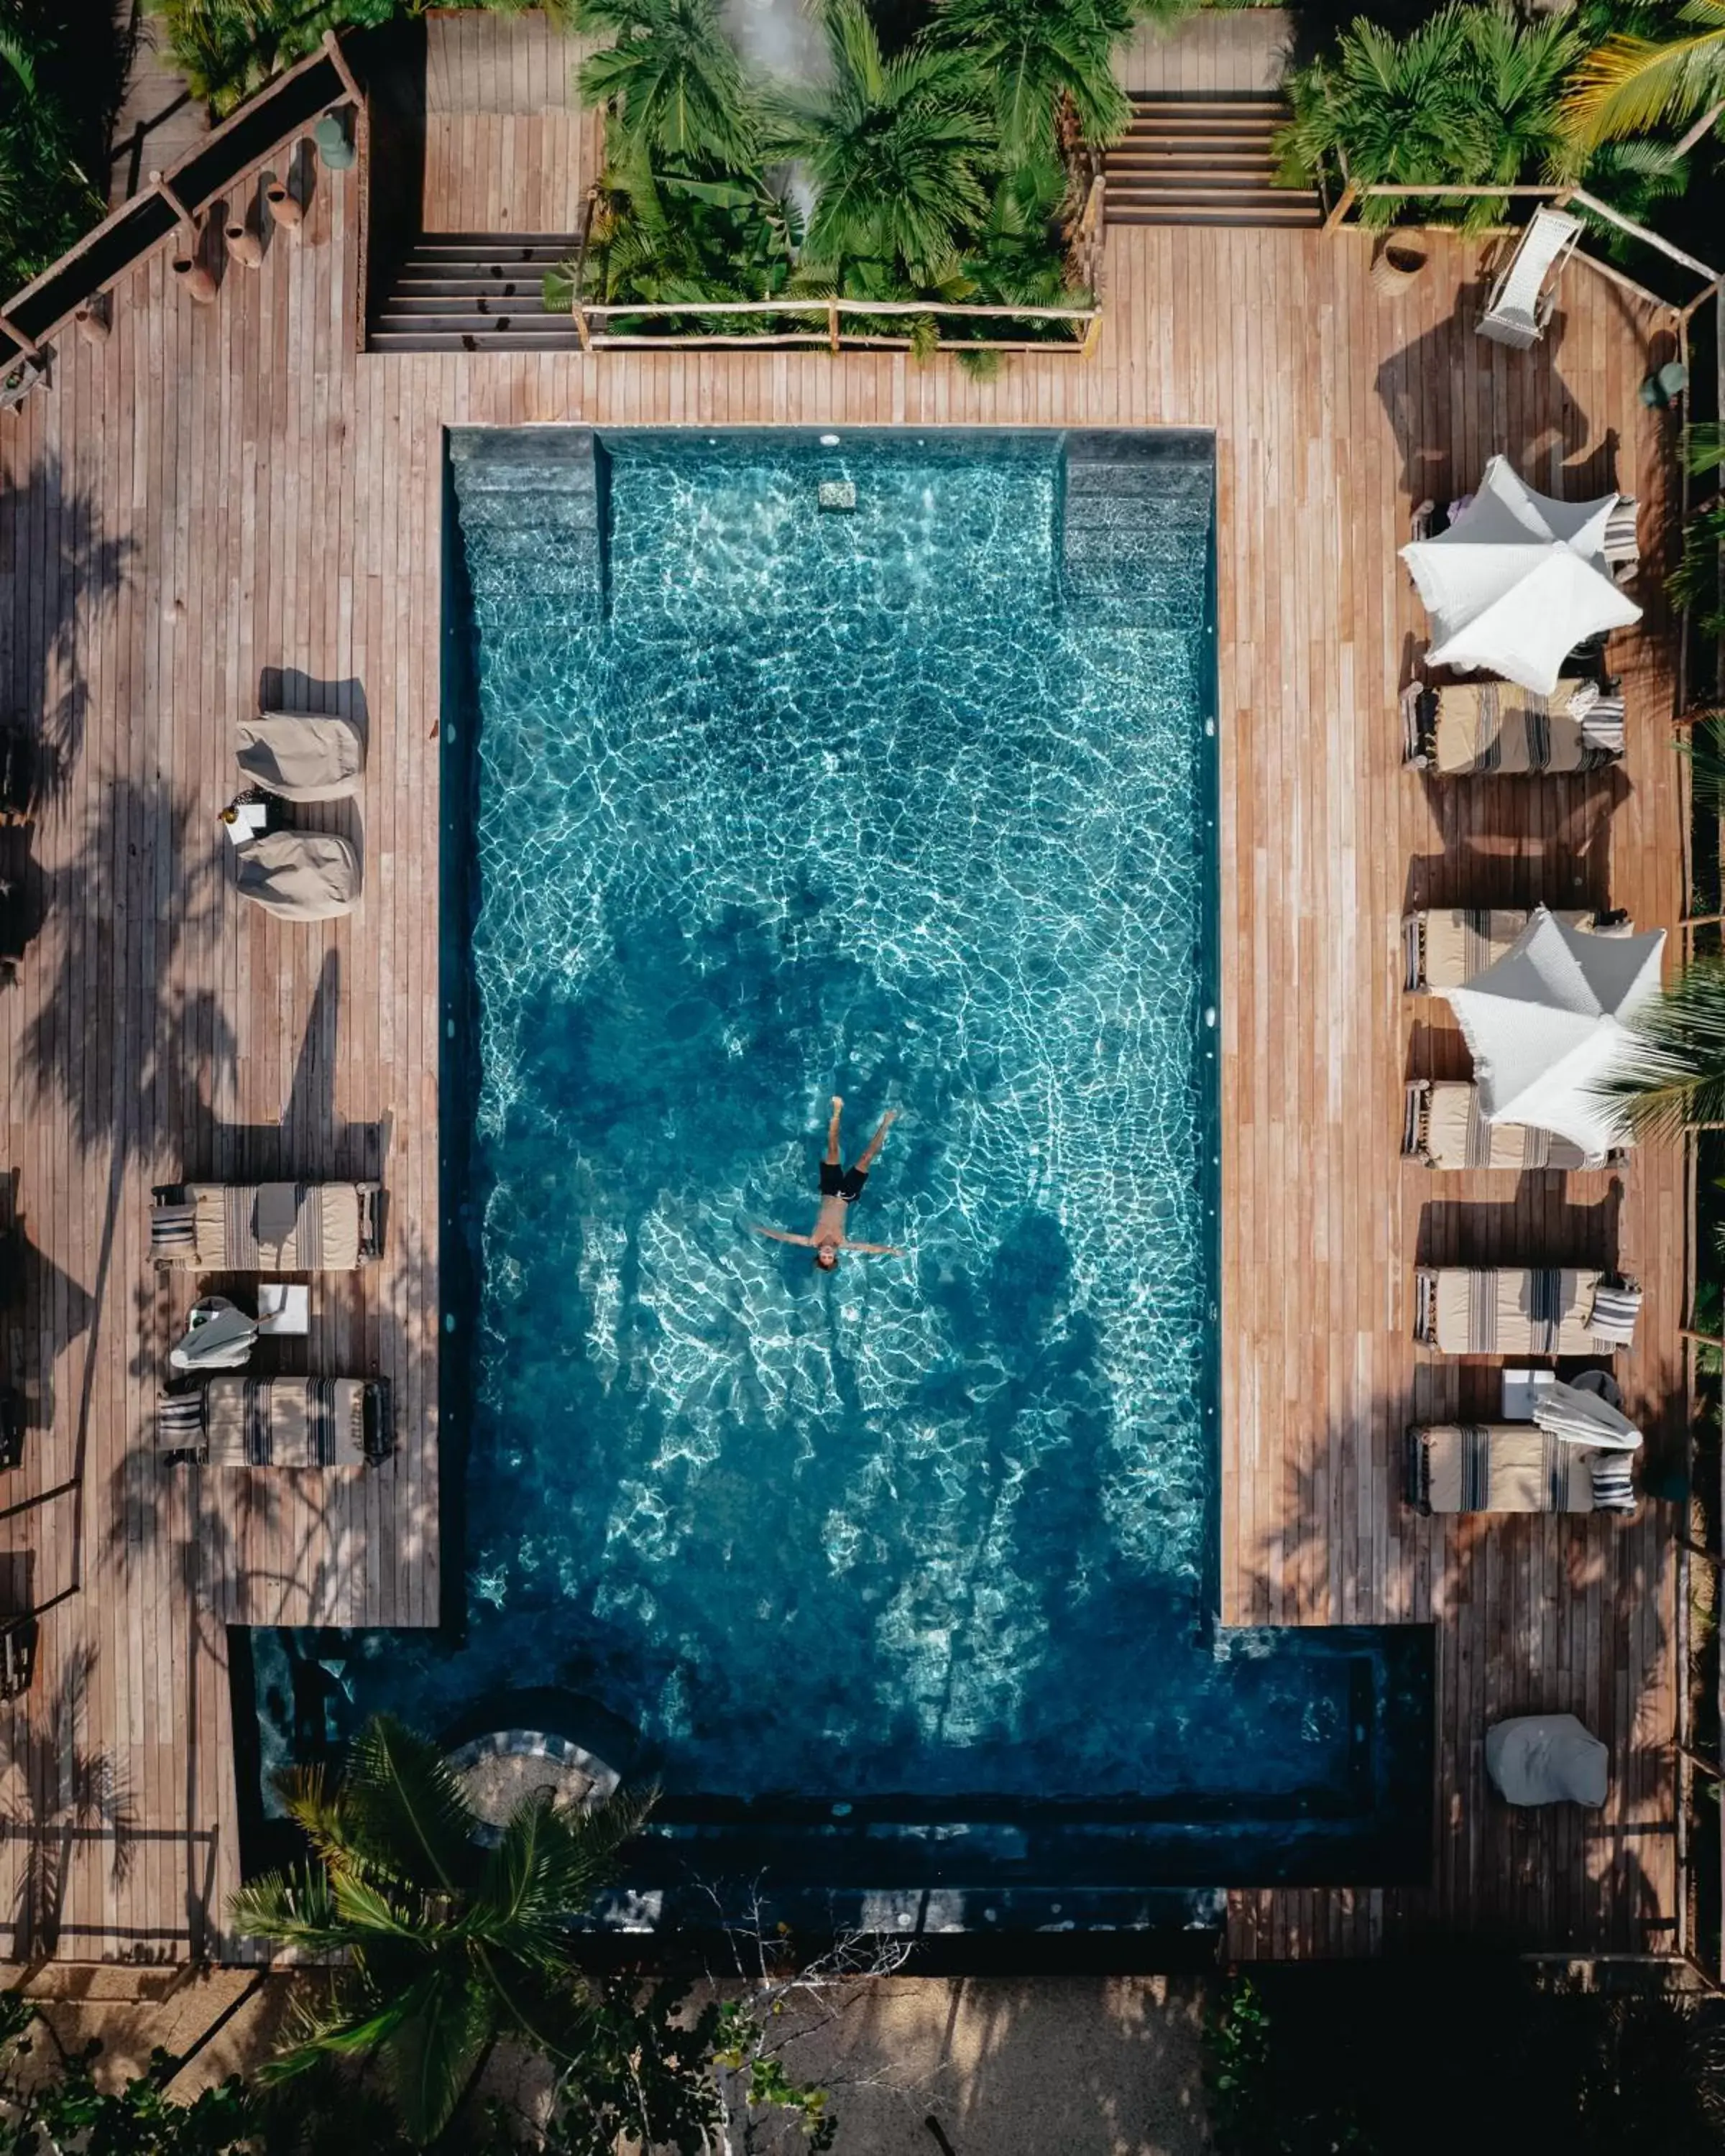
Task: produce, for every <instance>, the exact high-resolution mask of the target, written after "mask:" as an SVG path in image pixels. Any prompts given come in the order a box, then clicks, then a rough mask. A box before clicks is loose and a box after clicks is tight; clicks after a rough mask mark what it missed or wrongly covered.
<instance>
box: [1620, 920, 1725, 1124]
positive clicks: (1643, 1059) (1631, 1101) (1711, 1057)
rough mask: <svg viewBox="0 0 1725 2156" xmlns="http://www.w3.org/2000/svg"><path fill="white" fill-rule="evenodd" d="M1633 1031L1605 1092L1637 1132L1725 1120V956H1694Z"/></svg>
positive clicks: (1641, 1016) (1724, 1121)
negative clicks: (1622, 1062) (1620, 1067)
mask: <svg viewBox="0 0 1725 2156" xmlns="http://www.w3.org/2000/svg"><path fill="white" fill-rule="evenodd" d="M1631 1033H1632V1035H1633V1045H1632V1046H1631V1048H1630V1050H1629V1051H1628V1055H1627V1060H1626V1061H1625V1067H1624V1068H1623V1070H1621V1071H1620V1073H1619V1074H1618V1075H1616V1076H1615V1077H1614V1078H1612V1079H1611V1080H1609V1081H1608V1082H1607V1084H1606V1086H1604V1092H1605V1095H1606V1096H1607V1097H1608V1098H1609V1099H1610V1100H1611V1101H1614V1102H1615V1103H1616V1104H1618V1105H1619V1106H1621V1108H1622V1109H1623V1111H1624V1113H1625V1116H1627V1118H1628V1122H1629V1126H1630V1129H1631V1130H1632V1131H1633V1132H1635V1136H1636V1137H1638V1138H1676V1137H1681V1136H1682V1134H1683V1132H1685V1131H1689V1130H1695V1129H1698V1128H1700V1127H1702V1126H1703V1125H1706V1124H1711V1123H1725V955H1722V956H1716V957H1699V958H1693V959H1692V960H1691V961H1690V962H1689V964H1688V965H1687V966H1686V968H1684V970H1683V972H1682V973H1680V974H1679V975H1678V977H1677V978H1676V981H1675V982H1674V983H1672V985H1671V987H1670V988H1667V989H1666V992H1665V993H1664V994H1663V995H1662V996H1661V998H1660V999H1659V1001H1658V1002H1657V1003H1656V1004H1651V1005H1650V1006H1649V1007H1648V1009H1645V1010H1644V1011H1642V1012H1640V1014H1638V1015H1637V1017H1636V1019H1635V1024H1634V1026H1633V1027H1632V1029H1631Z"/></svg>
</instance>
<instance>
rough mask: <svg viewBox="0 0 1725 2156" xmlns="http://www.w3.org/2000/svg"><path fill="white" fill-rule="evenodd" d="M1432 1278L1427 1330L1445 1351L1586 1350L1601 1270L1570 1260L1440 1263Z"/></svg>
mask: <svg viewBox="0 0 1725 2156" xmlns="http://www.w3.org/2000/svg"><path fill="white" fill-rule="evenodd" d="M1429 1277H1430V1332H1428V1333H1427V1334H1426V1335H1425V1337H1427V1338H1428V1339H1429V1341H1430V1344H1431V1345H1432V1346H1433V1347H1436V1348H1437V1349H1439V1350H1440V1353H1443V1354H1445V1355H1591V1354H1594V1353H1597V1352H1599V1346H1600V1342H1599V1341H1598V1340H1597V1339H1596V1338H1595V1336H1594V1327H1593V1313H1594V1296H1595V1293H1596V1292H1597V1291H1598V1288H1599V1280H1600V1276H1599V1273H1598V1272H1597V1271H1591V1270H1583V1269H1577V1268H1574V1267H1566V1268H1563V1269H1562V1270H1558V1269H1555V1268H1533V1267H1523V1266H1518V1265H1503V1266H1496V1267H1486V1268H1473V1267H1469V1266H1466V1265H1444V1266H1440V1267H1437V1268H1435V1270H1433V1271H1432V1272H1431V1274H1430V1276H1429Z"/></svg>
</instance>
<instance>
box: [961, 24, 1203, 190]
mask: <svg viewBox="0 0 1725 2156" xmlns="http://www.w3.org/2000/svg"><path fill="white" fill-rule="evenodd" d="M1189 4H1190V0H938V4H937V8H936V11H935V13H934V17H933V19H932V24H931V35H932V37H933V38H934V39H935V41H936V42H937V43H938V44H941V45H943V46H945V47H947V48H948V49H951V50H953V51H957V52H960V53H963V54H965V55H967V57H968V59H970V61H971V63H972V64H973V65H974V66H975V67H976V68H977V69H978V71H979V72H980V73H982V74H984V75H985V76H987V78H988V81H989V82H990V84H991V85H992V86H993V100H994V110H995V117H996V120H997V122H998V124H999V130H1000V141H1001V146H1002V147H1003V149H1004V150H1005V151H1006V153H1007V154H1008V156H1009V157H1014V158H1016V157H1025V156H1029V155H1035V154H1037V153H1040V152H1045V151H1050V150H1051V149H1052V148H1053V147H1054V145H1055V134H1056V126H1057V115H1059V113H1060V110H1061V108H1062V106H1063V105H1065V104H1067V103H1070V107H1071V110H1072V111H1073V112H1074V114H1075V115H1076V117H1077V120H1078V122H1079V125H1080V126H1081V128H1082V130H1083V131H1084V135H1085V137H1086V140H1087V141H1091V142H1095V143H1106V142H1114V141H1118V140H1119V138H1120V137H1121V136H1122V135H1123V134H1124V133H1125V132H1126V130H1127V124H1128V122H1129V121H1131V118H1132V105H1131V104H1130V102H1129V101H1128V100H1127V96H1126V93H1125V92H1124V91H1123V90H1122V89H1121V87H1120V83H1119V80H1118V78H1117V76H1116V74H1115V72H1114V48H1115V47H1116V46H1117V44H1120V43H1121V42H1122V39H1124V38H1128V37H1130V36H1131V34H1132V29H1133V27H1134V25H1135V24H1136V23H1137V22H1138V21H1140V20H1141V19H1142V18H1146V17H1148V16H1154V17H1155V18H1157V19H1158V20H1160V21H1163V22H1172V21H1173V20H1175V19H1176V18H1178V17H1179V16H1180V15H1182V14H1183V13H1185V12H1186V10H1187V8H1188V6H1189Z"/></svg>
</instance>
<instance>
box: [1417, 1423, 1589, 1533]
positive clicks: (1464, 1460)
mask: <svg viewBox="0 0 1725 2156" xmlns="http://www.w3.org/2000/svg"><path fill="white" fill-rule="evenodd" d="M1407 1448H1408V1449H1407V1476H1408V1479H1407V1492H1408V1502H1409V1504H1410V1505H1412V1506H1413V1507H1414V1508H1415V1510H1416V1511H1419V1512H1593V1511H1594V1509H1595V1507H1594V1478H1593V1462H1594V1459H1595V1458H1596V1456H1597V1455H1594V1453H1591V1452H1589V1451H1588V1450H1586V1449H1585V1448H1584V1447H1583V1446H1581V1445H1568V1444H1566V1443H1565V1442H1564V1441H1563V1439H1562V1438H1558V1437H1553V1436H1551V1435H1548V1433H1547V1432H1546V1431H1544V1430H1541V1429H1540V1428H1539V1427H1538V1424H1534V1423H1531V1422H1486V1423H1416V1424H1414V1425H1413V1426H1412V1427H1411V1428H1410V1429H1409V1431H1408V1440H1407Z"/></svg>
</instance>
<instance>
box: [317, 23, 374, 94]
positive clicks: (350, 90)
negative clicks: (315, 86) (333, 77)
mask: <svg viewBox="0 0 1725 2156" xmlns="http://www.w3.org/2000/svg"><path fill="white" fill-rule="evenodd" d="M323 49H324V50H325V51H326V53H327V54H329V56H330V58H331V60H332V61H333V62H334V63H335V69H336V74H338V75H340V76H341V80H342V81H343V82H344V83H346V84H347V95H349V96H350V97H351V98H352V100H353V101H354V103H355V104H356V105H363V104H364V103H365V101H366V94H365V92H364V91H363V90H362V89H361V88H360V86H359V83H358V81H357V79H356V77H355V75H354V72H353V69H352V68H351V67H349V66H348V64H347V54H346V53H344V52H343V51H342V49H341V39H340V38H338V37H337V36H336V33H335V32H334V31H333V30H326V31H325V32H324V33H323Z"/></svg>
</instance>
